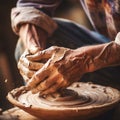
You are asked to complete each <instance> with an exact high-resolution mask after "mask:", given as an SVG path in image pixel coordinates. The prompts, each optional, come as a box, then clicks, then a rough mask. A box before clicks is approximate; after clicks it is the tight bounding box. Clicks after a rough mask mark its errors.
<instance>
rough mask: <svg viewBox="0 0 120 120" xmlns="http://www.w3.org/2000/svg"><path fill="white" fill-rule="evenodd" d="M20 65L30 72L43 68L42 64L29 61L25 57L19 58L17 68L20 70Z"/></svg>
mask: <svg viewBox="0 0 120 120" xmlns="http://www.w3.org/2000/svg"><path fill="white" fill-rule="evenodd" d="M21 65H23V66H24V67H26V68H28V69H30V70H38V69H40V68H41V67H42V66H43V63H40V62H34V61H30V60H28V59H27V58H26V57H21V58H20V60H19V62H18V68H20V67H21Z"/></svg>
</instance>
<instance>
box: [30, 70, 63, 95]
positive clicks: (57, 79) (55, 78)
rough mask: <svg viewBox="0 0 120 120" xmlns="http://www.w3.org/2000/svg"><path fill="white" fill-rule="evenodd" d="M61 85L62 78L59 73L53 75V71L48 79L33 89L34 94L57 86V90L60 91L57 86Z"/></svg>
mask: <svg viewBox="0 0 120 120" xmlns="http://www.w3.org/2000/svg"><path fill="white" fill-rule="evenodd" d="M61 83H63V78H62V76H61V75H59V74H57V73H53V72H52V71H51V72H50V73H49V76H48V77H46V78H45V79H44V80H43V81H41V82H40V83H39V84H38V85H37V86H36V87H35V88H33V89H32V92H33V93H37V92H41V91H45V90H47V89H49V88H50V87H51V86H53V85H55V84H56V89H55V90H57V89H58V88H57V85H58V86H59V85H60V84H61Z"/></svg>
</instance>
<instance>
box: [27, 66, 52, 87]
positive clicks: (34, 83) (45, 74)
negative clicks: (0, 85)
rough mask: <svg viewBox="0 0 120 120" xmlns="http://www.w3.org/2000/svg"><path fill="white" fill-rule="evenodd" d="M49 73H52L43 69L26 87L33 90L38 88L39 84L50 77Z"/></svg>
mask: <svg viewBox="0 0 120 120" xmlns="http://www.w3.org/2000/svg"><path fill="white" fill-rule="evenodd" d="M49 73H50V72H49V70H46V69H42V68H41V69H40V70H39V71H37V72H36V73H35V74H34V75H33V77H32V78H31V79H30V80H29V81H28V83H27V85H26V87H28V89H32V88H34V87H36V86H37V85H38V84H40V83H41V82H42V81H44V80H45V79H46V78H47V77H48V76H49Z"/></svg>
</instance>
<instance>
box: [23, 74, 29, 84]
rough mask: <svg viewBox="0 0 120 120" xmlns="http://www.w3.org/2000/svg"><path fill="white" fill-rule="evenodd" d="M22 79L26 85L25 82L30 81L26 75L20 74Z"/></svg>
mask: <svg viewBox="0 0 120 120" xmlns="http://www.w3.org/2000/svg"><path fill="white" fill-rule="evenodd" d="M21 74H22V73H21ZM22 77H23V79H24V81H25V83H27V82H28V81H29V79H30V78H28V77H27V76H26V75H23V74H22Z"/></svg>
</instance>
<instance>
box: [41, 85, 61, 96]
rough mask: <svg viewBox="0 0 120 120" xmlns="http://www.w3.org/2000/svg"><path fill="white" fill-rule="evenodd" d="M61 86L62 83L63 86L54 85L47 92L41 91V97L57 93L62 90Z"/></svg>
mask: <svg viewBox="0 0 120 120" xmlns="http://www.w3.org/2000/svg"><path fill="white" fill-rule="evenodd" d="M61 86H62V83H61V84H54V85H52V86H51V87H50V88H48V89H47V90H45V91H41V92H40V96H43V95H48V94H52V93H55V92H56V91H57V90H59V89H60V88H61Z"/></svg>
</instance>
